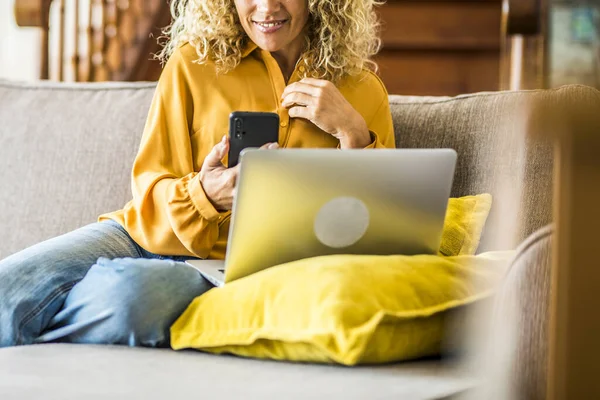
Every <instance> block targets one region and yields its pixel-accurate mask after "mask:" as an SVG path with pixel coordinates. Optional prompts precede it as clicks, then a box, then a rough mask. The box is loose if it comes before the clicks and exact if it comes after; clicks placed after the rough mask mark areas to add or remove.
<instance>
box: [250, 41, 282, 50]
mask: <svg viewBox="0 0 600 400" xmlns="http://www.w3.org/2000/svg"><path fill="white" fill-rule="evenodd" d="M255 43H256V45H257V46H258V47H260V48H261V49H263V50H265V51H268V52H270V53H273V52H276V51H278V50H281V49H282V48H283V46H282V45H281V44H280V43H278V42H274V41H271V40H268V41H264V40H260V41H257V42H255Z"/></svg>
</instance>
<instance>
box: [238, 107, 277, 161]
mask: <svg viewBox="0 0 600 400" xmlns="http://www.w3.org/2000/svg"><path fill="white" fill-rule="evenodd" d="M278 140H279V115H277V114H275V113H270V112H245V111H234V112H232V113H231V114H230V115H229V154H228V157H227V168H231V167H235V166H236V165H237V163H238V162H239V158H240V153H241V152H242V150H243V149H245V148H248V147H261V146H263V145H265V144H267V143H270V142H277V141H278Z"/></svg>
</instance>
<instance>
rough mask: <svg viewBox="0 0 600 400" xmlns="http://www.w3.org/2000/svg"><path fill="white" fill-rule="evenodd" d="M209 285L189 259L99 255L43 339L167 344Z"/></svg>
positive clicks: (73, 290) (145, 344)
mask: <svg viewBox="0 0 600 400" xmlns="http://www.w3.org/2000/svg"><path fill="white" fill-rule="evenodd" d="M210 288H212V285H211V284H210V283H208V282H207V281H206V280H205V279H204V278H203V277H202V276H201V275H200V273H198V271H196V270H195V269H194V268H192V267H190V266H188V265H187V264H185V263H181V262H175V261H171V260H151V259H144V258H117V259H113V260H109V259H106V258H100V259H98V262H97V263H96V264H95V265H94V266H92V268H91V269H90V271H89V272H88V274H87V275H86V276H85V278H84V279H83V280H82V281H81V282H80V283H78V284H77V285H75V287H74V288H73V289H72V290H71V292H70V293H69V295H68V296H67V299H66V301H65V304H64V306H63V309H62V310H61V311H60V312H59V313H58V314H57V315H56V317H55V318H54V320H53V321H52V324H51V326H50V329H49V330H48V332H47V333H45V334H44V335H42V339H43V341H48V340H56V339H59V338H60V340H61V341H67V342H74V343H107V344H125V345H130V346H152V347H156V346H159V347H165V346H168V345H169V328H170V326H171V325H172V324H173V322H174V321H175V320H176V319H177V318H178V317H179V315H180V314H181V313H182V312H183V311H184V310H185V308H186V307H187V306H188V305H189V304H190V303H191V301H192V300H193V299H194V298H195V297H197V296H199V295H201V294H203V293H204V292H206V291H207V290H209V289H210Z"/></svg>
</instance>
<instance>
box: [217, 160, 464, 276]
mask: <svg viewBox="0 0 600 400" xmlns="http://www.w3.org/2000/svg"><path fill="white" fill-rule="evenodd" d="M241 164H242V166H241V171H240V176H239V180H238V185H237V194H236V198H235V200H234V205H233V215H232V220H231V226H230V231H229V241H228V246H227V255H226V258H225V260H226V273H225V280H226V281H227V282H229V281H232V280H235V279H238V278H241V277H244V276H247V275H250V274H252V273H255V272H258V271H260V270H263V269H265V268H268V267H271V266H274V265H278V264H281V263H285V262H289V261H294V260H298V259H302V258H307V257H313V256H320V255H329V254H382V255H385V254H435V253H436V252H437V250H438V248H439V244H440V238H441V233H442V228H443V223H444V217H445V212H446V207H447V203H448V198H449V196H450V190H451V187H452V180H453V176H454V169H455V164H456V152H455V151H454V150H450V149H422V150H413V149H410V150H409V149H381V150H379V149H377V150H362V149H361V150H336V149H281V150H249V151H245V152H244V153H243V155H242V157H241Z"/></svg>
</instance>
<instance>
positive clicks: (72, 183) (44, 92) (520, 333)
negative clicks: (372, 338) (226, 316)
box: [0, 81, 590, 400]
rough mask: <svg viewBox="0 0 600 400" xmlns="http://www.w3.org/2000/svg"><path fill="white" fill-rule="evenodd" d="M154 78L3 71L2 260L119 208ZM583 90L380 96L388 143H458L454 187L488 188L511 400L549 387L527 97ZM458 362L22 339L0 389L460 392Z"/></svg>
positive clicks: (243, 394)
mask: <svg viewBox="0 0 600 400" xmlns="http://www.w3.org/2000/svg"><path fill="white" fill-rule="evenodd" d="M154 87H155V86H154V84H153V83H134V84H125V83H108V84H57V83H50V82H38V83H14V82H7V81H0V160H1V162H2V167H1V168H0V187H1V188H2V189H1V191H0V204H1V205H2V207H1V208H0V221H1V222H0V238H1V240H0V258H3V257H6V256H8V255H9V254H12V253H14V252H16V251H19V250H20V249H23V248H25V247H27V246H29V245H32V244H34V243H36V242H39V241H41V240H44V239H46V238H49V237H52V236H55V235H58V234H61V233H64V232H67V231H69V230H72V229H75V228H77V227H79V226H81V225H83V224H87V223H89V222H92V221H94V220H95V218H96V216H97V215H99V214H101V213H103V212H107V211H111V210H114V209H117V208H120V207H121V206H123V204H124V203H125V202H126V201H127V200H128V199H129V197H130V189H129V188H130V181H129V179H130V171H131V165H132V161H133V159H134V157H135V153H136V150H137V146H138V144H139V140H140V136H141V133H142V129H143V126H144V122H145V118H146V112H147V109H148V106H149V103H150V100H151V97H152V94H153V90H154ZM586 90H590V89H587V88H584V87H579V86H569V87H564V88H561V89H558V90H550V91H533V92H498V93H479V94H474V95H465V96H459V97H455V98H446V97H443V98H442V97H440V98H438V97H408V96H395V95H392V96H390V103H391V109H392V113H393V118H394V127H395V133H396V143H397V146H398V147H404V148H416V147H426V148H433V147H451V148H454V149H456V150H457V152H458V154H459V161H458V167H457V170H456V177H455V182H454V187H453V191H452V195H453V196H462V195H467V194H474V193H482V192H489V193H492V195H493V196H494V205H493V207H492V212H491V214H490V217H489V219H488V223H487V226H486V229H485V231H484V234H483V239H482V243H481V246H480V251H487V250H496V249H498V250H500V249H515V248H519V250H518V252H517V255H516V257H515V259H514V260H513V261H512V263H511V265H510V267H509V268H510V269H509V271H508V273H507V276H506V279H505V280H504V281H503V282H502V283H501V284H500V286H499V289H498V293H499V294H498V295H497V296H496V299H497V300H496V301H497V303H496V306H495V308H496V312H495V315H496V318H495V319H493V320H492V321H491V322H492V324H494V323H495V324H498V325H502V324H503V323H504V322H505V321H503V318H504V314H503V313H509V312H511V313H513V314H515V313H516V314H515V315H514V316H513V317H514V318H516V320H517V321H518V330H517V332H516V333H515V335H514V337H515V342H516V345H514V346H512V347H511V348H513V349H515V351H516V353H515V354H513V355H512V357H510V360H508V362H509V363H511V364H507V368H508V369H509V370H510V373H509V374H504V375H503V374H500V375H502V376H503V377H504V381H505V383H506V384H507V385H508V387H510V388H511V390H513V391H514V392H515V393H517V395H519V397H521V395H525V394H526V397H521V398H529V399H535V398H543V397H544V394H545V392H544V390H545V370H544V368H545V362H546V361H545V341H546V340H545V339H546V329H545V324H546V315H547V296H548V290H549V289H548V288H549V278H548V277H549V254H550V252H549V250H548V249H549V244H550V240H551V237H552V228H551V226H546V225H547V224H549V223H550V222H551V219H552V216H551V208H552V204H551V198H552V196H551V192H552V151H551V147H550V145H549V144H548V143H546V142H545V141H543V140H541V141H535V142H534V141H532V140H533V139H532V137H534V136H536V135H535V132H534V131H540V130H541V131H543V130H544V129H546V128H547V127H544V126H543V124H540V123H539V119H538V118H537V117H535V115H536V113H535V110H534V107H533V106H532V104H536V103H538V102H539V101H546V100H556V99H560V98H563V97H572V96H577V95H578V92H580V91H586ZM538 136H540V135H538ZM544 226H546V227H545V228H544V229H542V230H541V231H538V230H539V229H540V228H543V227H544ZM536 231H538V232H536ZM532 234H533V235H532ZM528 236H529V239H527V240H526V242H525V243H524V244H522V245H521V246H520V247H519V244H520V243H521V242H523V241H524V240H525V239H526V238H527V237H528ZM488 322H489V321H487V320H481V321H480V325H486V326H488ZM491 329H492V332H498V331H499V330H497V329H495V328H494V327H492V328H491ZM496 336H498V335H490V336H489V337H488V336H487V335H485V338H486V340H485V341H484V342H486V343H485V344H486V346H485V347H492V348H493V347H494V345H493V341H494V340H495V339H494V338H495V337H496ZM459 340H460V338H459ZM489 344H492V346H489ZM467 353H469V352H468V351H467V352H466V353H465V354H467ZM465 357H466V356H465ZM460 361H461V357H458V358H457V357H452V358H450V359H446V358H443V357H442V358H441V359H434V360H432V359H429V360H423V361H415V362H409V363H400V364H397V365H387V366H380V367H360V368H342V367H336V366H318V365H302V364H288V363H281V362H267V361H256V360H247V359H241V358H235V357H229V356H213V355H207V354H203V353H199V352H195V351H185V352H174V351H170V350H152V349H131V348H126V347H111V346H82V345H59V344H55V345H37V346H24V347H17V348H8V349H0V398H1V399H4V400H7V399H37V398H45V399H61V400H65V399H80V398H85V399H138V398H139V399H163V398H174V399H184V398H217V397H219V398H221V397H223V396H224V397H225V398H244V399H246V398H248V399H250V398H285V399H295V398H298V399H305V398H351V399H377V398H382V399H383V398H395V399H425V398H427V399H429V398H432V399H433V398H454V397H456V398H458V397H462V396H467V395H468V394H469V393H476V392H477V390H482V389H481V388H482V387H483V386H482V384H481V382H482V379H483V377H482V376H481V375H480V374H477V373H475V372H474V371H473V370H472V369H469V368H466V367H464V365H465V364H464V363H461V362H460ZM477 370H483V369H482V368H477ZM477 388H479V389H477ZM496 393H497V392H496ZM480 398H481V397H480ZM485 398H490V397H488V396H486V397H485Z"/></svg>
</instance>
